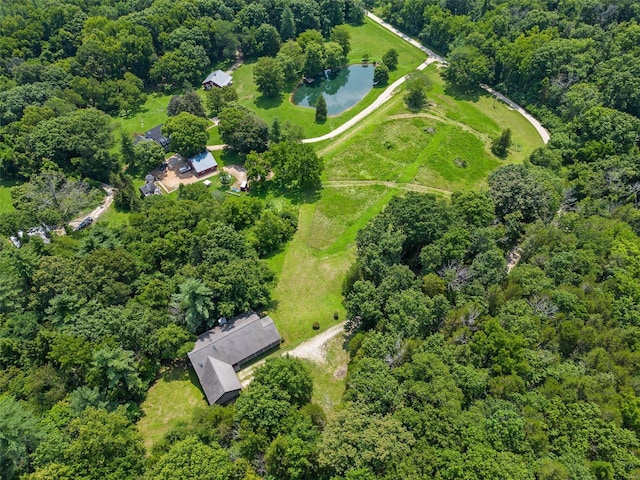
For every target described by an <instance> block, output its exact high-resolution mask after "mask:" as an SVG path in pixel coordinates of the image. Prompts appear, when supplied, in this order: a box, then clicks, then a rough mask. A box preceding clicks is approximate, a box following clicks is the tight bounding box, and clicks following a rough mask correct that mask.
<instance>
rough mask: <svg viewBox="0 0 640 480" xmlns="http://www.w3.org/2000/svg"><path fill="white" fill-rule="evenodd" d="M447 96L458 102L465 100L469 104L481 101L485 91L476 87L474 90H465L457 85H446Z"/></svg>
mask: <svg viewBox="0 0 640 480" xmlns="http://www.w3.org/2000/svg"><path fill="white" fill-rule="evenodd" d="M444 93H445V95H448V96H450V97H453V98H454V99H456V100H465V101H467V102H477V101H478V100H480V96H481V95H482V94H484V90H482V89H481V88H480V87H476V88H474V89H473V90H467V89H463V88H461V87H459V86H457V85H452V84H450V83H446V85H445V87H444Z"/></svg>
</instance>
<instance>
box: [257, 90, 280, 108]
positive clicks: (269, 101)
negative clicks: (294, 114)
mask: <svg viewBox="0 0 640 480" xmlns="http://www.w3.org/2000/svg"><path fill="white" fill-rule="evenodd" d="M283 101H284V96H283V95H282V94H281V93H280V94H278V95H274V96H270V97H268V96H266V95H260V96H259V97H258V98H257V99H256V106H257V107H259V108H263V109H265V110H269V109H271V108H278V107H279V106H280V105H282V102H283Z"/></svg>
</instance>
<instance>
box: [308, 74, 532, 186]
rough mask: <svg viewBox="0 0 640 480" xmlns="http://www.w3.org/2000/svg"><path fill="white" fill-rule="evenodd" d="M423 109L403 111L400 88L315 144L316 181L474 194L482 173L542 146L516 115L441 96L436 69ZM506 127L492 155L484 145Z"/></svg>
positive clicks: (482, 98)
mask: <svg viewBox="0 0 640 480" xmlns="http://www.w3.org/2000/svg"><path fill="white" fill-rule="evenodd" d="M426 73H427V74H428V75H429V77H430V78H431V80H432V82H433V88H432V90H431V91H430V92H429V95H428V98H429V102H430V106H428V107H427V108H425V109H423V111H421V112H418V113H413V112H409V111H408V110H407V109H406V108H405V106H404V102H403V100H402V94H403V92H402V89H401V91H400V92H398V93H397V94H396V95H395V96H394V97H393V98H392V99H391V100H390V101H389V102H387V103H386V104H385V105H384V106H383V107H382V108H380V109H379V110H377V111H376V112H374V113H373V114H372V115H371V116H370V117H369V118H368V119H367V120H366V121H365V122H362V124H361V125H358V126H356V127H355V128H354V129H352V130H350V131H349V132H347V133H345V134H344V135H342V136H341V137H339V138H337V139H335V140H334V141H332V142H331V143H328V144H326V145H324V146H320V147H319V154H321V155H322V156H323V158H324V161H325V172H324V176H323V180H325V181H328V182H331V181H345V180H352V181H353V180H359V181H386V182H398V183H410V184H416V185H422V186H427V187H433V188H437V189H442V190H448V191H455V190H462V189H464V190H466V189H474V190H477V189H480V188H483V187H484V186H485V179H486V176H487V175H488V173H489V172H490V171H491V170H493V169H495V168H497V167H498V166H500V165H503V164H505V163H520V162H522V161H523V160H524V159H525V158H526V157H528V156H529V155H530V154H531V152H532V151H533V150H534V149H535V148H537V147H541V146H542V145H543V143H542V140H541V139H540V137H539V136H538V134H537V132H536V131H535V129H534V128H533V127H532V126H531V125H530V124H529V123H528V122H527V121H526V120H525V119H524V117H522V115H520V114H519V113H517V112H515V111H513V110H511V109H509V107H507V106H506V105H505V104H503V103H501V102H499V101H494V99H493V97H491V96H489V95H488V94H487V95H483V94H480V95H478V97H477V98H475V99H464V98H455V97H451V96H449V95H447V94H446V93H445V86H444V82H443V81H442V79H441V77H440V75H439V73H438V71H437V69H436V67H435V66H431V67H430V68H429V69H427V70H426ZM505 128H511V131H512V138H513V146H512V148H511V149H510V153H509V156H508V157H507V158H506V159H499V158H497V157H495V156H494V155H493V154H492V153H491V148H490V147H491V141H492V139H493V138H495V137H497V136H498V135H499V134H500V132H501V131H502V130H503V129H505Z"/></svg>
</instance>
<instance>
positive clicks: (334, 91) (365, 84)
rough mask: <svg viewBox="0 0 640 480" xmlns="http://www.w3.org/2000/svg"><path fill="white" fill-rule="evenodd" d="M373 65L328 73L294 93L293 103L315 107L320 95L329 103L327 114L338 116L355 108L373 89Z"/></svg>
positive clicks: (300, 87)
mask: <svg viewBox="0 0 640 480" xmlns="http://www.w3.org/2000/svg"><path fill="white" fill-rule="evenodd" d="M373 70H374V67H373V65H349V66H348V67H345V68H341V69H340V70H339V71H337V72H328V75H326V76H325V77H324V78H323V77H320V78H316V80H315V81H314V82H313V83H311V84H306V83H303V84H302V85H300V86H299V87H298V88H296V90H295V91H294V92H293V97H292V100H293V103H294V104H295V105H300V106H302V107H314V108H315V106H316V102H317V101H318V97H319V96H320V94H322V95H323V96H324V99H325V100H326V101H327V113H328V114H329V115H337V114H339V113H342V112H344V111H345V110H346V109H348V108H350V107H353V106H354V105H355V104H356V103H358V102H359V101H360V100H362V99H363V98H364V97H365V95H366V94H367V93H369V90H371V89H372V88H373Z"/></svg>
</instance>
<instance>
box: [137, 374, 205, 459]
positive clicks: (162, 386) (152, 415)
mask: <svg viewBox="0 0 640 480" xmlns="http://www.w3.org/2000/svg"><path fill="white" fill-rule="evenodd" d="M204 405H207V402H206V400H205V399H204V395H203V393H202V391H201V390H200V387H199V383H198V377H197V376H196V374H195V372H194V371H193V370H191V369H188V368H187V367H186V366H184V365H183V366H179V367H173V368H172V369H170V370H168V371H167V372H165V373H164V374H162V375H161V376H160V378H159V379H158V380H157V381H156V383H155V384H153V386H152V387H151V388H150V389H149V392H148V393H147V398H146V399H145V401H144V402H142V405H141V409H142V411H143V412H144V416H143V417H142V418H141V419H140V420H139V421H138V430H139V431H140V433H141V434H142V438H143V439H144V445H145V448H146V449H147V452H150V450H151V447H152V446H153V444H154V443H157V442H158V441H160V440H162V437H163V436H164V435H165V433H167V432H168V431H169V430H170V429H171V428H172V427H174V426H176V425H177V424H178V423H179V422H180V421H181V420H186V419H188V418H189V417H191V415H192V413H193V411H194V410H195V409H196V408H197V407H200V406H204Z"/></svg>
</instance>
